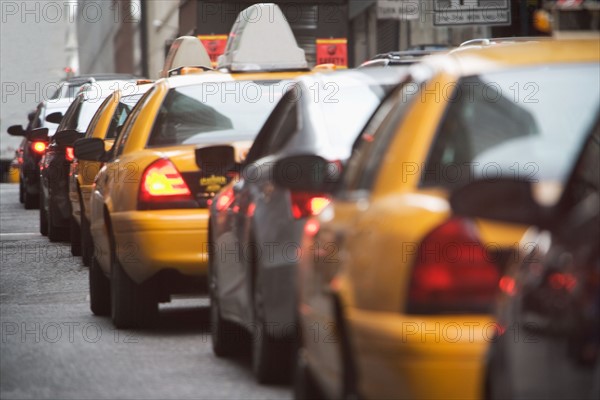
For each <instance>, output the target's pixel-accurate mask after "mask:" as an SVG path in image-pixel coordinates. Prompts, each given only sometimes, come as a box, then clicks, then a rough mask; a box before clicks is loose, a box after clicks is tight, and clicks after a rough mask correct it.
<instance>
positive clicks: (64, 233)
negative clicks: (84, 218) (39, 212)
mask: <svg viewBox="0 0 600 400" xmlns="http://www.w3.org/2000/svg"><path fill="white" fill-rule="evenodd" d="M53 208H54V207H52V203H49V204H48V214H47V215H48V239H50V241H51V242H64V241H66V240H67V239H69V229H67V228H63V227H60V226H56V224H54V219H53V218H52V215H53V212H52V210H53Z"/></svg>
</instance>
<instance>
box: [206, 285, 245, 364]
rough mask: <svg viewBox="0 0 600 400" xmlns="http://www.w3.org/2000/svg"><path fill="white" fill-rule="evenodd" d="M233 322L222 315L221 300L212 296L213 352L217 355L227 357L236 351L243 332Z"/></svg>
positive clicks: (211, 332)
mask: <svg viewBox="0 0 600 400" xmlns="http://www.w3.org/2000/svg"><path fill="white" fill-rule="evenodd" d="M240 330H241V329H240V328H238V327H237V326H236V325H234V324H233V323H230V322H229V321H226V320H224V319H223V318H222V317H221V311H220V309H219V300H218V299H217V298H216V296H215V295H213V294H212V293H211V296H210V337H211V340H212V349H213V353H215V355H216V356H217V357H227V356H230V355H232V354H233V353H235V349H237V348H238V345H239V343H240V340H241V332H240Z"/></svg>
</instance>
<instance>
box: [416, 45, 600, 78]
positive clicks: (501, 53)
mask: <svg viewBox="0 0 600 400" xmlns="http://www.w3.org/2000/svg"><path fill="white" fill-rule="evenodd" d="M599 59H600V53H599V48H598V40H594V39H580V40H566V39H564V40H563V39H560V40H547V41H540V42H525V43H499V44H497V45H494V46H489V47H483V48H466V49H464V50H463V51H460V52H453V53H449V54H446V55H432V56H428V57H425V58H423V60H422V62H423V64H425V65H427V66H429V67H431V68H433V70H434V71H445V72H447V73H451V74H453V75H459V76H467V75H475V74H480V73H486V72H490V71H494V70H499V69H503V68H507V67H519V66H522V67H527V66H534V65H542V64H560V63H584V62H598V61H599Z"/></svg>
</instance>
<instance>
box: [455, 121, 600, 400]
mask: <svg viewBox="0 0 600 400" xmlns="http://www.w3.org/2000/svg"><path fill="white" fill-rule="evenodd" d="M540 185H541V186H540ZM552 192H553V191H548V190H547V189H545V188H544V187H543V184H538V183H534V182H529V181H525V180H509V179H504V180H500V181H496V182H490V181H486V182H474V183H471V184H470V185H468V186H466V187H464V188H462V189H459V190H458V191H457V192H456V193H454V194H453V196H452V199H451V204H452V208H453V210H454V211H455V212H456V213H457V214H459V215H465V216H469V217H484V218H491V219H498V220H501V221H505V222H517V223H523V224H527V225H533V227H532V228H531V229H530V230H529V232H528V233H527V234H526V235H525V237H524V238H523V240H522V241H521V245H522V247H523V254H521V255H520V257H519V258H518V259H517V260H516V261H517V262H515V263H514V265H513V266H512V267H511V268H510V269H509V270H507V271H506V273H505V274H504V276H503V277H502V278H501V279H500V282H499V289H500V297H499V301H498V307H497V312H496V318H497V321H498V326H499V330H498V333H499V334H498V335H497V337H495V338H494V339H493V340H492V343H491V346H490V351H489V354H488V360H487V374H486V386H485V398H487V399H525V398H527V399H534V398H535V399H598V398H600V380H599V379H598V377H599V375H598V374H599V373H600V247H599V246H598V243H599V240H600V124H599V122H598V120H597V121H596V124H595V127H594V128H592V134H591V135H590V136H589V138H588V140H587V142H586V143H585V145H584V146H583V150H582V151H581V153H580V157H579V159H578V161H577V163H576V164H575V168H574V169H573V172H572V173H571V175H570V179H569V180H568V181H567V182H566V184H565V185H564V190H563V192H562V195H561V196H560V198H559V200H558V201H557V202H556V203H554V204H553V201H551V200H552V199H550V198H549V197H550V196H549V195H548V194H549V193H552ZM559 195H560V192H559Z"/></svg>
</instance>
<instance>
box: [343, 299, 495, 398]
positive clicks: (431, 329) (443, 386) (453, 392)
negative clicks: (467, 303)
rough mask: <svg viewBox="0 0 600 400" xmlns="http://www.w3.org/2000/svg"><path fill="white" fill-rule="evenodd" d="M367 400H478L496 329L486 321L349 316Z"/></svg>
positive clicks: (360, 313)
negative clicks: (488, 353)
mask: <svg viewBox="0 0 600 400" xmlns="http://www.w3.org/2000/svg"><path fill="white" fill-rule="evenodd" d="M346 315H347V320H348V322H349V328H350V332H351V337H352V339H353V343H352V344H353V345H354V346H353V347H354V350H355V351H354V354H355V364H356V367H357V370H358V374H359V377H360V385H361V387H360V390H361V394H363V395H364V396H365V397H367V398H399V399H404V398H407V399H478V398H481V396H482V394H483V383H484V370H485V354H486V351H487V348H488V345H489V343H490V342H491V341H492V340H493V338H494V334H495V329H496V325H495V323H494V322H493V320H492V319H491V318H490V317H488V316H483V315H471V316H456V317H449V316H426V317H424V316H417V315H402V314H399V313H388V312H370V311H362V310H361V311H357V310H356V309H353V310H352V311H351V310H347V311H346Z"/></svg>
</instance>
